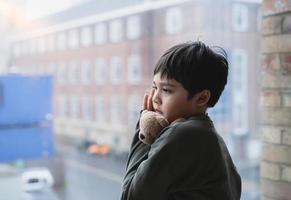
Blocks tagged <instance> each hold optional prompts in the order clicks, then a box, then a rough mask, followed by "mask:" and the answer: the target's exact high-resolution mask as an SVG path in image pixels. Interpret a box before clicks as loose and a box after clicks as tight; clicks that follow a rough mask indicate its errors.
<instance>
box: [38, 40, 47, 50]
mask: <svg viewBox="0 0 291 200" xmlns="http://www.w3.org/2000/svg"><path fill="white" fill-rule="evenodd" d="M44 39H45V38H44V37H39V38H38V40H37V43H38V53H44V52H45V50H46V46H45V40H44Z"/></svg>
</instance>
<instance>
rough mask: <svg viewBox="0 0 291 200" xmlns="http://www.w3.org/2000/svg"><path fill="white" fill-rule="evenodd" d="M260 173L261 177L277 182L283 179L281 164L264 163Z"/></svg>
mask: <svg viewBox="0 0 291 200" xmlns="http://www.w3.org/2000/svg"><path fill="white" fill-rule="evenodd" d="M260 171H261V177H264V178H267V179H270V180H277V181H278V180H280V178H281V168H280V165H279V164H274V163H270V162H265V161H262V162H261V170H260Z"/></svg>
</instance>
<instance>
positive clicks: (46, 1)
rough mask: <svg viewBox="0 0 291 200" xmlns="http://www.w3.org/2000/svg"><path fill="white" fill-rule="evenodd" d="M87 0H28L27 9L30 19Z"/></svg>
mask: <svg viewBox="0 0 291 200" xmlns="http://www.w3.org/2000/svg"><path fill="white" fill-rule="evenodd" d="M84 1H86V0H27V3H26V10H27V16H28V18H30V19H36V18H40V17H44V16H46V15H48V14H52V13H55V12H58V11H61V10H64V9H66V8H69V7H72V6H74V5H77V4H79V3H81V2H84Z"/></svg>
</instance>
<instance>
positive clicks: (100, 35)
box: [95, 23, 107, 44]
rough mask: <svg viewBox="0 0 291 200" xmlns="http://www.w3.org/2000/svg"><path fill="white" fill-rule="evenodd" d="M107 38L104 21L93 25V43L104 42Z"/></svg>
mask: <svg viewBox="0 0 291 200" xmlns="http://www.w3.org/2000/svg"><path fill="white" fill-rule="evenodd" d="M106 40H107V27H106V24H105V23H99V24H96V25H95V43H96V44H104V43H105V42H106Z"/></svg>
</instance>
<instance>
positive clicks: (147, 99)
mask: <svg viewBox="0 0 291 200" xmlns="http://www.w3.org/2000/svg"><path fill="white" fill-rule="evenodd" d="M153 96H154V90H153V89H151V90H150V91H146V92H145V95H144V97H143V110H149V111H153V110H154V108H153Z"/></svg>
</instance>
